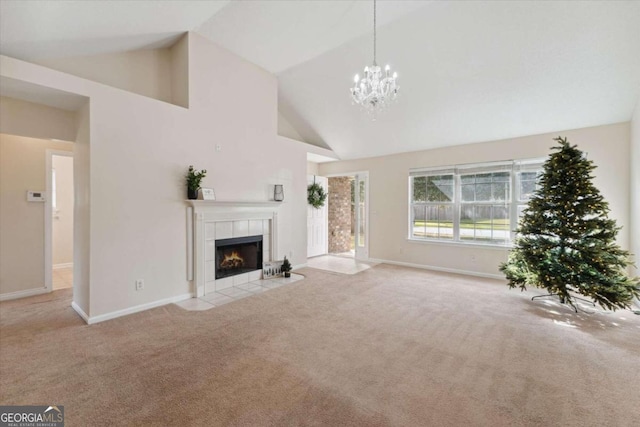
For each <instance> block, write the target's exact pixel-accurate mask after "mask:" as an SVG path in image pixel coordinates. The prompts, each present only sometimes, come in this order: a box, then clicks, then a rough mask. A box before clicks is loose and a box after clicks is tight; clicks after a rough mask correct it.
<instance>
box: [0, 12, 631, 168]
mask: <svg viewBox="0 0 640 427" xmlns="http://www.w3.org/2000/svg"><path fill="white" fill-rule="evenodd" d="M372 19H373V16H372V3H371V2H368V1H346V0H345V1H326V0H325V1H304V0H301V1H271V0H270V1H266V0H265V1H242V0H240V1H238V0H236V1H127V2H124V1H64V2H62V1H33V2H26V1H5V0H3V1H1V2H0V53H2V54H4V55H8V56H12V57H16V58H19V59H24V60H27V61H29V60H32V61H33V60H36V59H43V58H55V57H66V56H78V55H94V54H101V53H112V52H122V51H128V50H135V49H145V48H146V49H148V48H156V47H165V46H169V45H171V44H172V43H173V42H174V41H175V40H176V39H177V38H178V37H179V36H180V35H181V34H182V33H184V32H185V31H197V32H199V33H200V34H202V35H204V36H205V37H208V38H210V39H211V40H212V41H214V42H216V43H218V44H220V45H222V46H224V47H225V48H227V49H229V50H231V51H233V52H235V53H236V54H238V55H240V56H242V57H244V58H246V59H248V60H249V61H252V62H254V63H256V64H258V65H260V66H261V67H263V68H265V69H266V70H268V71H270V72H272V73H274V74H276V75H277V76H278V80H279V101H280V110H281V112H282V113H283V115H284V117H286V119H287V120H288V121H289V122H290V123H291V124H292V125H293V126H294V127H295V128H296V129H297V130H298V132H299V133H300V134H301V135H302V137H303V138H304V139H305V140H306V141H307V142H310V143H314V144H316V145H320V146H323V145H325V146H329V147H331V148H332V149H333V150H334V151H335V152H336V153H337V154H338V155H340V156H341V157H342V158H359V157H369V156H375V155H382V154H389V153H394V152H403V151H413V150H421V149H428V148H434V147H441V146H446V145H456V144H464V143H470V142H480V141H486V140H494V139H502V138H509V137H516V136H523V135H531V134H537V133H544V132H551V131H556V130H562V129H572V128H580V127H587V126H596V125H601V124H607V123H614V122H621V121H626V120H629V119H630V117H631V115H632V113H633V109H634V106H635V104H636V102H637V100H638V97H639V95H640V25H638V22H640V2H634V1H628V2H606V1H603V2H596V1H593V2H591V1H590V2H579V1H576V2H533V1H530V2H485V1H475V2H449V1H437V2H435V1H379V2H378V29H379V30H378V62H380V63H382V64H386V63H389V64H390V65H391V66H392V67H393V69H394V70H397V71H398V73H399V80H398V82H399V84H400V86H401V89H400V90H401V93H400V95H401V96H400V97H399V99H398V102H397V104H395V105H393V106H392V108H391V109H390V111H388V112H387V113H385V114H383V115H381V116H380V117H378V119H377V120H376V121H372V120H371V119H370V118H369V117H367V116H366V115H365V114H363V113H362V112H361V111H360V110H359V109H358V108H357V107H356V106H354V105H351V101H350V99H349V87H350V86H351V84H352V78H353V75H354V74H355V73H356V72H360V73H361V71H362V68H363V67H364V65H367V64H369V63H370V62H371V61H372Z"/></svg>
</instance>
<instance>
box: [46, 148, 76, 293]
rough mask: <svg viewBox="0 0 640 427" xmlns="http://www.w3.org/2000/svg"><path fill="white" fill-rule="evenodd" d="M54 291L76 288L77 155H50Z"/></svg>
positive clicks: (49, 213)
mask: <svg viewBox="0 0 640 427" xmlns="http://www.w3.org/2000/svg"><path fill="white" fill-rule="evenodd" d="M50 156H51V160H50V165H51V167H50V168H49V171H48V174H49V176H48V178H49V182H50V189H49V192H48V194H49V195H50V197H49V199H50V202H49V203H48V207H49V212H48V215H49V217H50V220H51V227H50V233H51V289H52V290H54V291H55V290H58V289H67V288H72V287H73V224H74V219H73V213H74V212H73V211H74V193H73V154H72V153H71V152H62V151H55V152H51V153H50Z"/></svg>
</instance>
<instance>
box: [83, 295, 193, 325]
mask: <svg viewBox="0 0 640 427" xmlns="http://www.w3.org/2000/svg"><path fill="white" fill-rule="evenodd" d="M189 298H193V294H192V293H188V294H182V295H177V296H175V297H169V298H164V299H160V300H157V301H153V302H148V303H146V304H140V305H136V306H133V307H129V308H125V309H122V310H116V311H112V312H110V313H105V314H100V315H98V316H89V317H88V318H87V324H89V325H93V324H95V323H100V322H104V321H106V320H111V319H115V318H118V317H122V316H126V315H129V314H134V313H139V312H141V311H145V310H150V309H152V308H156V307H161V306H163V305H167V304H172V303H174V302H180V301H184V300H186V299H189ZM76 311H77V310H76ZM81 316H82V315H81Z"/></svg>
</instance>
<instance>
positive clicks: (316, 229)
mask: <svg viewBox="0 0 640 427" xmlns="http://www.w3.org/2000/svg"><path fill="white" fill-rule="evenodd" d="M314 179H315V182H316V183H317V184H320V185H321V186H322V188H324V191H325V193H328V191H329V180H328V178H325V177H323V176H316V177H314V176H312V175H309V176H307V183H308V184H309V185H311V184H313V183H314ZM328 204H329V200H327V201H325V203H324V206H323V207H321V208H320V209H316V208H314V207H313V206H311V205H309V204H307V258H311V257H314V256H318V255H324V254H326V253H327V251H328V238H329V235H328V230H329V216H328V215H329V210H328V208H327V206H328Z"/></svg>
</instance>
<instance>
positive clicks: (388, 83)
mask: <svg viewBox="0 0 640 427" xmlns="http://www.w3.org/2000/svg"><path fill="white" fill-rule="evenodd" d="M397 77H398V73H393V75H392V74H391V68H390V67H389V66H388V65H387V66H386V67H384V73H383V71H382V69H381V68H380V66H378V64H377V63H376V0H373V65H370V66H366V67H364V76H363V77H362V78H360V76H359V75H358V74H356V76H355V77H354V79H353V80H354V85H353V87H352V88H351V98H352V99H353V102H354V103H356V104H359V105H360V106H361V107H362V108H363V109H364V110H365V111H367V113H369V114H371V115H372V116H373V118H374V120H375V115H376V113H377V112H379V111H384V110H386V109H387V107H388V106H389V104H390V103H391V102H392V101H394V100H395V99H396V97H397V95H398V89H400V86H398V85H397V84H396V78H397Z"/></svg>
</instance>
